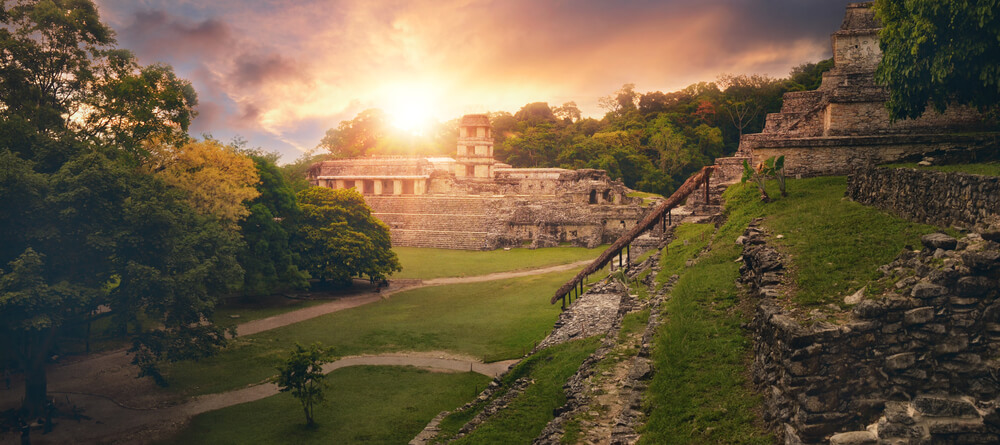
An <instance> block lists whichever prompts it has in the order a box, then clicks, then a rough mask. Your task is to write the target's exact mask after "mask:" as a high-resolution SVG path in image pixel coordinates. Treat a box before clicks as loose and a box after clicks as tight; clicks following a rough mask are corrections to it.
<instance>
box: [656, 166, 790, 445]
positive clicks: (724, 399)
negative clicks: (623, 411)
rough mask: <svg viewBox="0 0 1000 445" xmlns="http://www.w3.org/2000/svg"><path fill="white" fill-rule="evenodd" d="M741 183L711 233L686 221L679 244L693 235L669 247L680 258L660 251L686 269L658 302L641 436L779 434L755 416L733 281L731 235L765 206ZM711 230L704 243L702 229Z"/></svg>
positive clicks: (691, 439) (758, 439) (702, 439)
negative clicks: (689, 261) (694, 258)
mask: <svg viewBox="0 0 1000 445" xmlns="http://www.w3.org/2000/svg"><path fill="white" fill-rule="evenodd" d="M738 188H740V187H738V186H737V187H732V188H730V190H729V191H728V192H727V194H726V199H727V201H728V202H729V207H730V210H731V211H730V215H729V219H728V221H727V222H726V224H725V225H723V226H722V227H721V228H720V229H719V231H718V233H715V234H714V237H713V233H712V232H714V230H709V229H710V228H712V226H711V225H708V226H707V227H706V225H691V226H688V227H687V228H685V229H684V230H682V231H681V232H679V234H678V240H677V241H675V243H676V242H680V245H679V246H678V249H677V250H681V246H683V242H682V240H684V239H691V238H693V240H692V241H691V242H690V243H689V244H688V246H686V247H687V249H684V250H683V255H681V254H680V253H681V252H677V251H674V250H671V252H670V254H674V255H676V256H677V257H679V258H681V259H678V260H671V259H670V254H665V255H664V256H663V258H664V263H666V264H665V267H664V269H667V268H670V269H673V270H675V272H668V273H671V274H672V273H680V275H681V277H680V279H679V280H678V281H677V283H676V284H675V286H674V288H673V291H672V292H671V297H670V298H669V299H668V300H667V301H666V302H665V303H664V305H663V306H662V307H661V314H662V317H663V318H664V323H663V325H661V326H660V328H659V332H658V333H657V337H656V347H655V348H654V350H653V356H652V358H653V360H654V362H655V367H656V370H657V372H656V375H655V377H654V378H653V382H652V383H651V385H650V388H649V390H648V391H647V394H646V398H645V401H644V406H645V409H646V412H647V413H648V415H649V418H648V421H647V423H646V426H645V428H644V431H643V436H642V440H641V442H640V443H644V444H656V443H706V444H707V443H741V444H746V443H750V444H770V443H773V442H774V438H773V437H770V436H769V435H768V434H767V433H766V432H765V431H763V430H761V429H760V428H758V427H757V426H756V425H755V422H754V415H753V409H754V407H756V406H757V404H758V403H759V402H758V398H757V396H756V395H754V394H752V393H751V392H750V391H749V390H748V389H747V388H746V377H745V375H744V371H745V366H746V363H745V357H746V354H747V352H748V349H749V341H748V340H747V339H746V338H745V337H744V335H743V331H742V330H741V329H740V323H741V322H743V321H744V320H745V319H746V318H745V316H744V314H742V313H741V311H740V310H739V308H738V307H737V299H738V297H737V295H738V294H737V289H736V284H735V280H736V278H737V277H738V275H739V264H738V263H735V262H734V260H735V259H736V258H737V257H739V256H740V252H741V248H740V246H737V245H735V244H734V240H735V239H736V237H737V236H739V235H740V234H741V233H742V232H743V229H744V228H745V227H746V225H747V223H749V221H750V219H751V218H753V217H754V216H757V215H758V214H760V213H761V212H762V211H763V208H762V206H761V205H759V204H758V203H756V202H754V200H755V199H756V198H755V196H756V194H755V193H756V192H751V193H747V192H746V191H747V190H749V189H744V190H736V189H738ZM748 198H749V199H748ZM681 228H684V226H681V227H679V228H678V229H681ZM706 230H709V231H708V232H707V235H706V241H705V242H704V243H703V242H702V240H701V233H706V232H705V231H706ZM695 241H697V242H695ZM709 242H710V243H711V246H712V248H711V250H710V251H709V252H707V253H706V254H705V255H704V256H702V257H701V258H700V259H699V260H698V262H697V263H696V264H694V265H693V266H691V267H689V268H684V259H685V258H686V257H689V256H690V255H689V253H690V252H691V251H692V249H697V250H700V248H701V246H703V245H707V244H708V243H709ZM697 250H693V251H694V252H697Z"/></svg>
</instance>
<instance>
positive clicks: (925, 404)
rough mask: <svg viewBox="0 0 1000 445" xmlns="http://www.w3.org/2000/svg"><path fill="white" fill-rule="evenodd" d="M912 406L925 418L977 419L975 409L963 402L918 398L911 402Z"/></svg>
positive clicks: (925, 397) (947, 399) (931, 397)
mask: <svg viewBox="0 0 1000 445" xmlns="http://www.w3.org/2000/svg"><path fill="white" fill-rule="evenodd" d="M912 406H913V409H915V410H916V411H917V412H918V413H920V414H922V415H924V416H927V417H961V418H967V419H971V418H979V411H977V410H976V407H975V406H972V404H971V403H969V402H966V401H965V400H959V399H952V398H944V397H933V396H920V397H917V398H916V399H914V400H913V404H912ZM980 425H981V424H980Z"/></svg>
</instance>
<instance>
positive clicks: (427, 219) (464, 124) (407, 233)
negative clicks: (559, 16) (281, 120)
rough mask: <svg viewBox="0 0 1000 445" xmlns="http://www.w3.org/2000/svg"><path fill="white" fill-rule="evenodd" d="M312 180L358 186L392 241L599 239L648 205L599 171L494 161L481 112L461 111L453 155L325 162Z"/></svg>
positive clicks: (482, 243) (485, 246)
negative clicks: (461, 115) (522, 165)
mask: <svg viewBox="0 0 1000 445" xmlns="http://www.w3.org/2000/svg"><path fill="white" fill-rule="evenodd" d="M308 179H309V182H310V183H311V184H312V185H316V186H323V187H330V188H334V189H348V188H354V189H356V190H357V191H358V192H360V193H361V194H362V195H363V196H364V198H365V201H366V202H367V203H368V205H369V206H370V207H371V208H372V213H373V215H374V216H375V217H377V218H379V219H380V220H382V221H383V222H385V223H386V224H387V225H388V226H389V229H390V232H391V235H392V243H393V245H395V246H411V247H437V248H446V249H467V250H490V249H496V248H500V247H519V246H529V247H550V246H555V245H558V244H560V243H571V244H573V245H580V246H586V247H595V246H598V245H600V244H603V243H608V242H612V241H614V240H615V239H617V238H618V237H619V236H620V235H622V234H623V233H625V232H626V231H628V230H629V229H631V228H632V227H633V226H635V224H636V222H637V221H639V220H640V219H642V217H643V216H644V214H645V212H646V211H647V209H645V208H644V207H643V206H642V205H641V204H642V200H641V199H638V198H630V197H628V193H629V192H631V190H630V189H629V188H628V187H626V186H625V185H624V184H623V183H622V182H621V181H620V180H612V179H611V178H609V177H608V175H607V173H606V172H605V171H603V170H593V169H581V170H567V169H561V168H511V166H510V165H507V164H504V163H501V162H498V161H496V160H495V159H493V137H492V129H491V128H490V122H489V118H488V116H486V115H484V114H470V115H466V116H464V117H462V121H461V123H460V125H459V137H458V149H457V153H456V156H455V157H454V158H450V157H420V156H412V157H407V156H390V157H368V158H355V159H340V160H332V161H323V162H319V163H316V164H313V165H312V166H311V167H310V168H309V172H308Z"/></svg>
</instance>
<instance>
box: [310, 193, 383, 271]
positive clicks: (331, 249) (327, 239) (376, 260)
mask: <svg viewBox="0 0 1000 445" xmlns="http://www.w3.org/2000/svg"><path fill="white" fill-rule="evenodd" d="M296 198H297V199H298V201H299V207H300V208H301V209H302V217H301V219H300V221H299V224H298V227H297V230H296V232H295V237H294V243H293V245H294V246H295V248H296V251H297V252H298V253H299V256H300V258H301V261H302V265H303V268H304V269H305V270H307V271H308V272H309V273H310V274H311V275H312V276H314V277H319V278H320V279H321V280H327V279H332V280H334V281H336V282H340V283H343V284H349V283H350V280H351V278H352V277H355V276H362V275H367V276H368V277H369V278H371V279H373V280H381V279H383V278H385V277H387V276H388V275H391V274H392V273H393V272H398V271H400V270H402V268H401V266H400V265H399V259H398V258H397V257H396V253H395V252H393V251H392V242H391V240H390V238H389V227H388V226H386V225H385V223H383V222H382V221H379V220H378V219H377V218H375V217H374V216H372V215H371V209H370V208H368V205H367V204H365V200H364V198H363V197H362V196H361V194H360V193H358V192H357V191H356V190H354V189H348V190H332V189H329V188H326V187H311V188H308V189H306V190H303V191H301V192H299V193H298V194H297V195H296Z"/></svg>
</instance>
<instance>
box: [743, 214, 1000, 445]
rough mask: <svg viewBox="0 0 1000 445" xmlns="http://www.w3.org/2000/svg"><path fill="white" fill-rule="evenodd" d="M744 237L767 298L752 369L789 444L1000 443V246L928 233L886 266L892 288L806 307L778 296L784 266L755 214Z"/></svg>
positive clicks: (750, 278)
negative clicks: (831, 307) (823, 309)
mask: <svg viewBox="0 0 1000 445" xmlns="http://www.w3.org/2000/svg"><path fill="white" fill-rule="evenodd" d="M739 241H740V242H742V243H743V245H744V255H743V259H744V265H743V267H742V270H741V272H742V276H743V280H744V281H745V282H746V283H747V284H748V285H749V287H750V289H751V294H752V295H753V296H755V297H756V298H760V304H759V306H758V309H757V312H756V314H755V317H754V320H753V321H752V323H751V325H750V326H749V328H750V330H751V335H752V336H753V343H754V346H753V359H754V361H753V366H752V369H751V373H752V378H753V381H754V383H755V384H756V385H757V386H758V387H759V389H760V391H761V393H762V395H763V399H764V420H765V421H766V422H767V424H768V426H769V427H770V428H771V429H772V430H774V431H775V432H776V433H778V434H779V435H782V436H783V437H784V441H785V443H788V444H796V443H832V444H874V443H884V444H918V443H919V444H923V443H975V444H979V443H998V441H1000V412H998V401H1000V400H998V397H1000V385H998V377H1000V359H998V357H1000V301H998V294H1000V290H998V288H997V280H998V278H1000V244H998V243H996V242H995V241H993V240H984V239H983V238H982V237H980V236H978V235H976V234H972V235H969V236H968V237H966V238H964V239H963V240H961V241H958V240H955V239H954V238H951V237H948V236H947V235H943V234H938V235H936V236H927V237H925V238H924V240H923V242H924V245H925V246H926V247H925V248H924V249H923V250H920V251H904V252H903V253H902V254H900V256H899V257H898V258H897V259H896V260H895V261H894V262H893V263H891V264H889V265H886V266H883V267H882V268H881V272H882V273H883V274H884V277H883V278H882V279H881V280H879V281H878V282H877V283H876V284H877V285H878V286H880V287H884V288H886V289H887V290H886V291H885V292H884V293H880V294H878V295H873V296H870V297H863V296H862V295H861V294H856V295H853V296H852V297H849V298H848V299H846V300H845V304H850V305H854V307H853V309H851V310H849V311H848V312H840V313H836V312H835V313H829V314H823V313H820V312H819V311H813V312H812V313H811V314H808V315H804V314H801V313H797V312H794V311H792V310H791V309H786V308H785V306H784V305H783V303H782V301H783V299H782V298H780V297H781V295H780V294H781V292H780V285H781V283H782V281H783V279H784V276H783V275H784V265H783V261H782V258H781V255H780V254H779V253H778V252H777V251H776V250H775V249H773V248H772V247H769V246H768V245H767V234H766V233H765V232H764V231H763V230H761V229H760V228H759V227H757V226H756V222H755V223H754V224H752V225H751V227H750V228H748V230H747V232H746V233H745V234H744V236H743V237H741V239H740V240H739ZM859 300H861V301H860V302H859Z"/></svg>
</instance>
